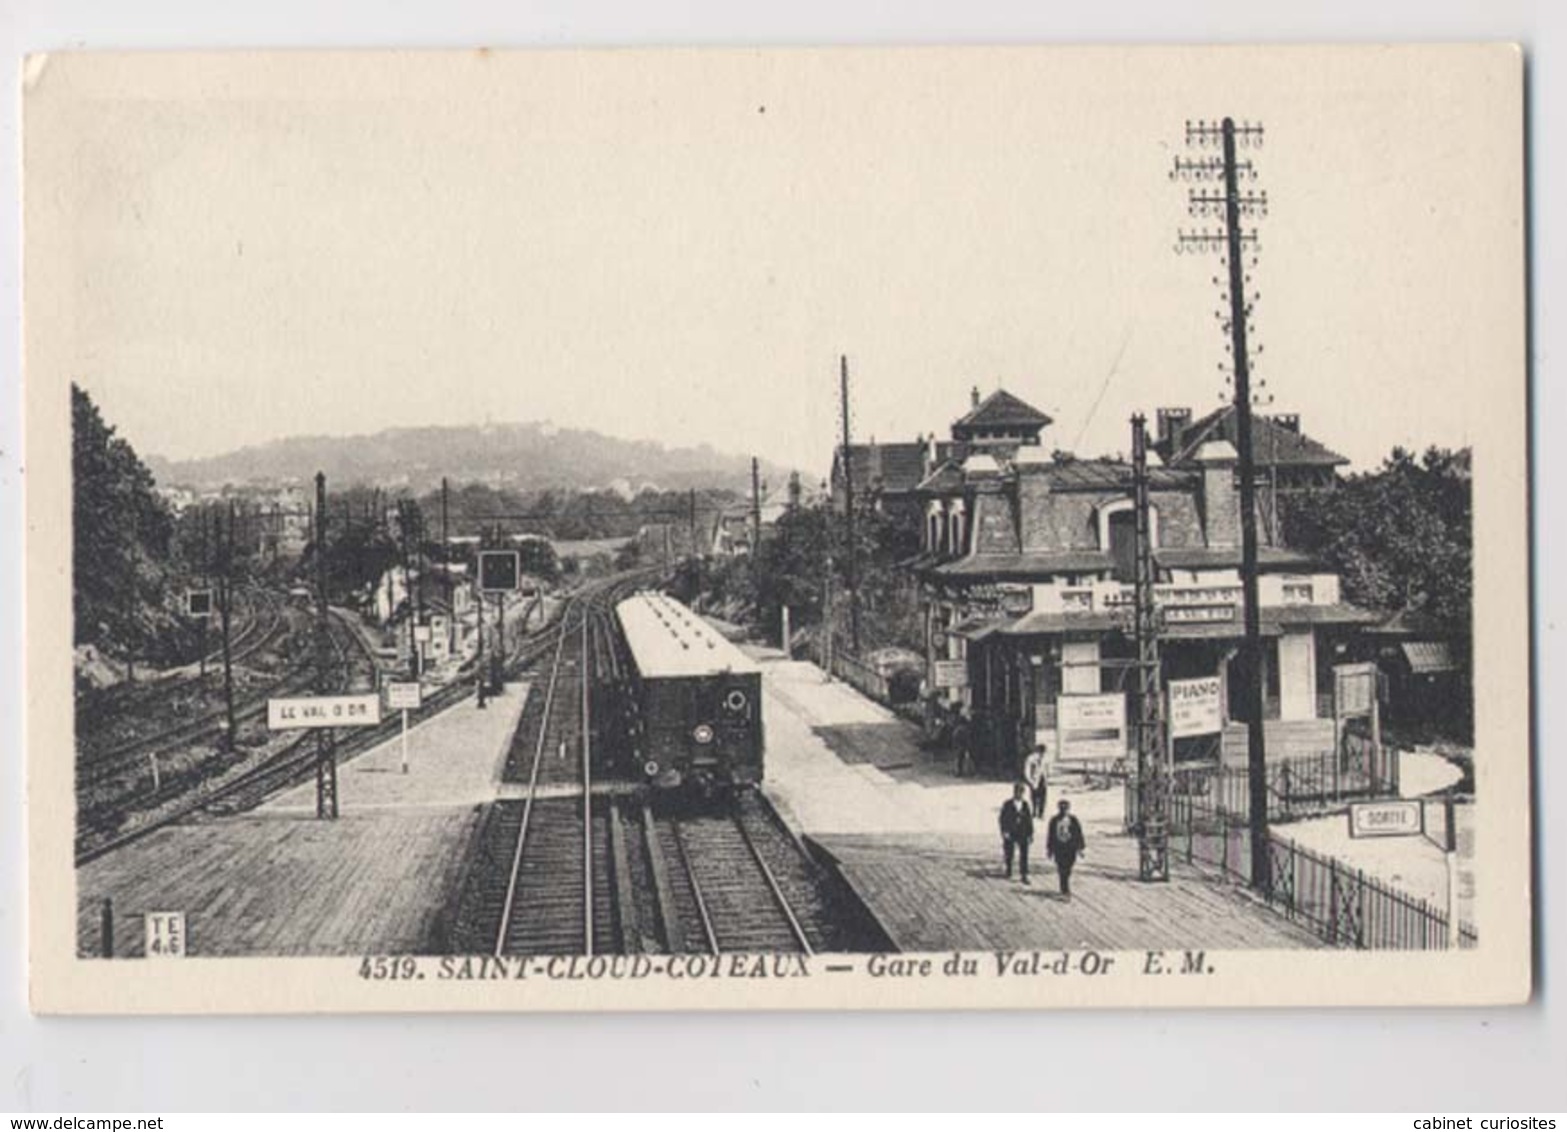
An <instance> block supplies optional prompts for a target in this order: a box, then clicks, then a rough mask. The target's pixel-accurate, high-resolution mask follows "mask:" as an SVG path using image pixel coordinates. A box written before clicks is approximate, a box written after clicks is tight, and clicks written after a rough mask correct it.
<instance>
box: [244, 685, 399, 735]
mask: <svg viewBox="0 0 1567 1132" xmlns="http://www.w3.org/2000/svg"><path fill="white" fill-rule="evenodd" d="M380 722H381V697H380V696H378V695H376V694H375V693H374V692H371V693H370V694H368V695H362V696H291V697H286V698H283V699H275V700H268V701H267V728H268V729H269V730H272V731H288V730H290V729H294V728H300V727H373V726H375V725H376V724H377V723H380Z"/></svg>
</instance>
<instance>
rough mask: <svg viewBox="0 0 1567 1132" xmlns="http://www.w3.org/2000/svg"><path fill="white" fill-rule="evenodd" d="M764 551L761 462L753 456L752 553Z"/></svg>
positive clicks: (756, 553)
mask: <svg viewBox="0 0 1567 1132" xmlns="http://www.w3.org/2000/svg"><path fill="white" fill-rule="evenodd" d="M761 552H762V473H761V466H760V462H759V461H758V460H757V458H756V457H755V456H752V457H751V554H752V555H753V557H754V556H755V555H758V554H760V553H761Z"/></svg>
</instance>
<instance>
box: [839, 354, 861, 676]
mask: <svg viewBox="0 0 1567 1132" xmlns="http://www.w3.org/2000/svg"><path fill="white" fill-rule="evenodd" d="M838 399H839V407H840V409H841V411H842V414H843V515H844V537H845V540H846V541H847V542H848V544H849V545H848V548H847V551H846V553H847V555H848V557H847V558H846V559H845V562H844V581H845V582H846V583H847V584H848V590H849V648H850V649H851V650H852V651H853V653H854V655H855V656H856V657H858V656H859V655H860V580H859V547H858V546H857V545H856V543H855V538H854V460H853V458H852V456H851V453H850V447H849V358H848V355H847V354H840V355H839V356H838Z"/></svg>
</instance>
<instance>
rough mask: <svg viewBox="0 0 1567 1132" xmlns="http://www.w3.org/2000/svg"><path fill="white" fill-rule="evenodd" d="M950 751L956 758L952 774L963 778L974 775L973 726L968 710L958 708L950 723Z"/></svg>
mask: <svg viewBox="0 0 1567 1132" xmlns="http://www.w3.org/2000/svg"><path fill="white" fill-rule="evenodd" d="M952 749H953V753H954V754H955V755H956V756H957V765H956V766H955V767H954V773H955V774H957V776H958V777H959V778H964V777H966V776H968V775H970V774H973V773H974V724H973V721H972V720H970V719H969V714H968V709H967V708H960V709H959V710H958V714H957V718H956V719H954V720H953V723H952Z"/></svg>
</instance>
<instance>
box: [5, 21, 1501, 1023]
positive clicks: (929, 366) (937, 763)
mask: <svg viewBox="0 0 1567 1132" xmlns="http://www.w3.org/2000/svg"><path fill="white" fill-rule="evenodd" d="M1522 70H1523V61H1522V57H1521V55H1520V53H1519V51H1518V50H1517V49H1516V48H1513V47H1510V46H1507V45H1500V44H1497V45H1474V46H1457V45H1452V46H1429V47H1427V46H1338V47H1266V48H1262V47H1259V48H1243V47H1227V48H1216V49H1204V48H1185V47H1183V48H1140V49H1125V48H1114V49H1112V48H1043V47H1041V48H1024V47H1011V48H973V49H926V48H921V49H887V50H860V49H853V50H850V49H820V50H815V49H813V50H806V49H795V50H623V51H517V52H507V51H490V50H480V51H473V52H430V53H370V52H366V53H352V52H344V53H270V54H247V53H222V54H219V53H211V54H202V53H165V54H157V53H150V54H71V53H67V54H60V55H43V56H36V57H33V58H31V59H29V60H28V61H27V64H26V67H25V75H24V87H25V89H24V164H25V168H24V210H25V232H24V237H25V266H24V284H25V293H24V317H25V347H26V357H25V384H26V406H27V414H28V416H27V421H26V430H27V432H26V436H27V453H26V471H27V474H26V479H27V505H28V514H27V529H28V535H27V537H28V544H27V567H28V579H29V580H28V607H27V611H26V616H27V626H28V649H29V655H28V681H29V686H28V705H29V717H28V752H27V758H28V770H29V785H28V798H27V822H28V827H29V845H30V865H29V868H30V893H31V906H30V964H31V976H30V977H31V993H32V1002H33V1005H34V1008H35V1009H36V1010H39V1011H45V1012H73V1013H82V1012H91V1013H100V1012H162V1013H171V1012H201V1011H251V1012H304V1011H319V1010H387V1011H391V1010H398V1011H405V1010H429V1011H452V1010H563V1009H569V1010H590V1009H616V1010H622V1009H679V1010H685V1009H734V1008H811V1009H821V1008H911V1007H940V1008H995V1007H1006V1008H1048V1007H1084V1006H1139V1007H1153V1006H1176V1005H1179V1006H1207V1005H1214V1006H1236V1005H1254V1004H1255V1005H1262V1004H1272V1005H1279V1004H1283V1005H1333V1004H1360V1005H1370V1004H1464V1003H1511V1002H1521V1001H1524V1000H1525V999H1527V998H1528V996H1529V994H1530V990H1531V955H1532V944H1531V921H1532V917H1531V897H1530V893H1531V875H1530V851H1529V850H1530V842H1531V829H1530V813H1531V810H1530V797H1529V786H1528V783H1529V764H1530V757H1531V752H1530V745H1529V735H1530V727H1529V720H1530V710H1531V706H1530V695H1529V686H1530V685H1529V679H1530V656H1529V596H1528V595H1529V573H1528V553H1527V546H1528V507H1527V484H1528V480H1527V448H1526V436H1527V420H1526V417H1527V377H1526V351H1525V309H1526V303H1525V267H1524V262H1525V241H1526V233H1525V228H1524V154H1523V110H1522Z"/></svg>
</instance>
